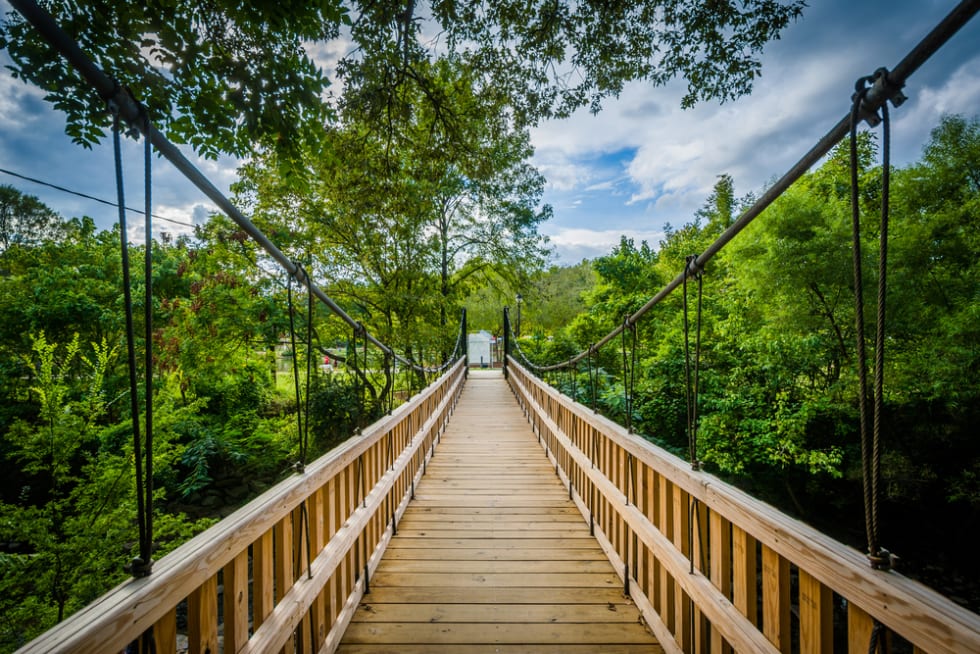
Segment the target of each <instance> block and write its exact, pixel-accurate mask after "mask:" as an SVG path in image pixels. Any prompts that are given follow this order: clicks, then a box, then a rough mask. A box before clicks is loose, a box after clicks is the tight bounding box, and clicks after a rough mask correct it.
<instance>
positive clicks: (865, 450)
mask: <svg viewBox="0 0 980 654" xmlns="http://www.w3.org/2000/svg"><path fill="white" fill-rule="evenodd" d="M887 77H888V71H886V70H884V69H879V70H878V71H876V72H875V74H874V75H872V76H866V77H862V78H860V79H859V80H858V81H857V83H856V84H855V93H854V102H853V107H852V110H851V132H850V137H851V142H850V173H851V238H852V255H853V268H854V314H855V317H854V323H855V331H856V336H855V338H856V351H857V373H858V414H859V431H860V438H861V481H862V484H861V486H862V490H863V498H864V526H865V534H866V536H867V540H868V560H869V562H870V564H871V567H873V568H875V569H888V568H889V567H890V566H891V556H890V554H889V552H888V551H887V550H885V549H883V548H882V547H881V542H880V531H879V524H878V504H879V500H880V488H879V487H880V482H881V422H882V410H883V406H884V395H883V393H884V363H885V300H886V296H887V289H888V283H887V276H888V275H887V273H888V218H889V216H888V207H889V202H890V198H889V196H890V174H889V172H890V171H889V168H890V165H891V162H890V158H891V152H890V150H891V135H890V119H889V114H888V106H887V105H882V107H881V110H882V119H881V122H882V171H881V187H882V188H881V217H880V221H881V222H880V229H879V232H878V239H879V242H878V298H877V299H878V302H877V307H876V312H875V340H874V347H875V355H874V380H873V387H872V388H871V389H870V393H869V387H868V376H867V365H868V359H867V352H866V347H865V336H864V274H863V271H862V255H861V206H860V186H859V182H860V179H859V176H858V147H857V124H858V122H859V111H860V105H861V101H862V98H863V96H864V95H866V94H867V92H868V89H869V86H868V85H869V84H871V83H875V82H877V80H878V79H880V78H885V79H886V82H885V83H887ZM869 394H870V395H871V399H872V403H873V407H872V415H871V420H870V422H871V431H872V434H871V435H870V436H869V433H868V431H869V430H868V423H869V418H868V400H869Z"/></svg>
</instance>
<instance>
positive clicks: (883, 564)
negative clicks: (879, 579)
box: [868, 547, 898, 571]
mask: <svg viewBox="0 0 980 654" xmlns="http://www.w3.org/2000/svg"><path fill="white" fill-rule="evenodd" d="M868 562H869V563H870V564H871V567H872V568H873V569H874V570H884V571H887V570H891V569H892V568H894V567H895V565H896V564H897V563H898V557H897V556H895V555H894V554H892V553H891V552H889V551H888V550H886V549H885V548H883V547H879V548H878V552H877V553H875V554H872V553H871V552H868Z"/></svg>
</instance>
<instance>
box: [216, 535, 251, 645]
mask: <svg viewBox="0 0 980 654" xmlns="http://www.w3.org/2000/svg"><path fill="white" fill-rule="evenodd" d="M222 581H223V582H224V596H223V599H224V628H223V632H222V633H223V636H224V648H225V649H224V651H226V652H237V651H238V649H239V648H240V647H241V646H242V645H244V644H245V642H246V641H247V640H248V550H245V551H244V552H242V553H241V554H239V555H238V556H236V557H235V558H233V559H232V560H231V562H230V563H228V565H226V566H225V567H224V572H223V574H222Z"/></svg>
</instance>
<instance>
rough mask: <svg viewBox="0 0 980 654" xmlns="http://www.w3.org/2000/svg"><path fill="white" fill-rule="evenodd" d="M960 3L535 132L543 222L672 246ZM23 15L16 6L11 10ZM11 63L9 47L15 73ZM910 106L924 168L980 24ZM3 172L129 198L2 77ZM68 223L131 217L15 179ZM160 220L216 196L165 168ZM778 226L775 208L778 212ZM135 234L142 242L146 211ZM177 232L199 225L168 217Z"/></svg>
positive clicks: (776, 168) (802, 30)
mask: <svg viewBox="0 0 980 654" xmlns="http://www.w3.org/2000/svg"><path fill="white" fill-rule="evenodd" d="M956 4H957V3H956V2H955V1H953V0H890V1H882V0H850V1H849V2H847V1H844V0H810V6H809V7H808V8H807V9H805V10H804V14H803V17H802V18H801V19H800V20H798V21H797V22H795V23H794V24H792V25H791V26H790V27H789V28H787V29H786V30H784V32H783V33H782V35H781V38H780V40H778V41H774V42H771V43H770V44H769V45H768V46H767V47H766V50H765V53H764V55H763V57H762V76H761V78H759V79H758V80H757V82H756V84H755V88H754V90H753V92H752V94H751V95H749V96H745V97H743V98H741V99H739V100H736V101H734V102H727V103H724V104H718V103H702V104H699V105H697V106H696V107H695V108H693V109H688V110H684V109H681V107H680V99H681V97H682V95H683V93H684V90H685V83H684V82H683V81H681V82H676V83H671V84H670V85H668V86H666V87H652V86H650V85H648V84H644V83H633V84H630V85H628V86H627V87H626V88H625V89H624V91H623V93H622V94H621V95H620V97H619V98H618V99H613V100H608V101H606V103H605V105H604V108H603V110H602V111H601V112H600V113H599V115H597V116H594V115H592V114H591V113H589V112H588V111H581V112H578V113H576V114H575V115H573V116H572V117H571V118H569V119H566V120H561V121H550V122H547V123H544V124H542V125H540V126H538V127H536V128H534V129H533V130H532V143H533V144H534V146H535V155H534V158H533V161H532V163H534V165H536V166H537V167H538V169H539V170H540V171H541V172H542V173H543V174H544V176H545V177H546V179H547V187H546V191H545V197H544V201H545V202H547V203H549V204H551V205H552V207H553V208H554V217H553V218H552V219H551V220H549V221H548V222H547V223H545V224H543V225H542V226H541V228H540V231H541V233H543V234H545V235H546V236H548V238H549V239H550V242H551V244H552V245H553V246H554V250H555V262H557V263H563V264H571V263H576V262H578V261H580V260H582V259H583V258H592V257H596V256H601V255H603V254H607V253H608V252H609V251H610V249H611V248H612V247H613V246H615V245H616V244H617V243H618V242H619V240H620V237H621V236H622V235H626V236H629V237H631V238H634V239H636V240H637V241H639V240H647V241H648V242H649V243H650V244H651V245H656V243H657V242H658V241H659V240H660V238H661V237H662V235H663V232H664V227H665V225H667V224H671V225H674V226H680V225H683V224H685V223H687V222H689V221H691V220H692V219H693V217H694V213H695V211H696V210H697V209H698V208H699V207H701V206H702V205H703V204H704V202H705V199H706V198H707V197H708V195H709V194H710V193H711V190H712V187H713V186H714V184H715V182H716V181H717V178H718V176H719V175H721V174H729V175H731V176H732V177H733V178H734V182H735V191H736V194H737V195H738V196H742V195H745V194H746V193H750V192H751V193H755V194H757V195H758V193H759V192H760V191H761V190H762V189H764V188H765V185H766V184H767V182H769V181H771V180H773V179H775V178H777V177H779V176H781V175H782V174H783V173H784V172H786V171H787V170H788V169H789V168H790V167H791V166H792V165H793V164H794V163H796V161H797V160H799V159H800V157H801V156H802V155H803V154H804V153H805V152H806V151H807V150H809V149H810V148H811V147H812V146H813V145H814V144H815V143H816V142H817V140H818V139H819V138H820V137H822V136H823V135H824V134H825V133H826V132H827V131H828V130H829V129H830V128H831V127H832V126H833V125H834V124H835V123H836V122H837V121H838V120H839V119H840V118H841V117H842V116H844V115H845V114H846V113H847V112H848V111H849V105H850V96H851V94H852V93H853V89H854V82H855V80H857V79H858V78H859V77H861V76H863V75H868V74H871V73H872V72H874V71H875V70H876V69H877V68H879V67H882V66H884V67H887V68H893V67H894V66H895V64H897V63H898V62H899V61H900V60H901V59H902V57H904V56H905V55H906V54H907V53H908V52H909V51H910V50H911V49H912V48H913V47H914V46H915V44H916V43H918V42H919V41H920V40H921V39H922V37H923V36H925V35H926V34H927V33H928V32H929V30H931V29H932V28H933V27H934V26H935V25H936V24H937V23H938V22H939V21H940V20H941V19H942V18H943V17H944V16H945V15H946V14H947V13H949V11H950V10H951V9H952V8H953V7H954V6H955V5H956ZM9 10H10V6H9V4H7V2H6V1H5V0H0V11H2V12H4V13H6V12H7V11H9ZM8 62H9V59H8V58H7V57H6V54H5V53H0V65H6V64H7V63H8ZM904 91H905V94H906V95H907V96H908V98H909V100H908V101H907V102H906V103H905V104H904V105H902V106H901V107H900V108H898V109H893V111H892V118H893V120H892V161H893V163H894V164H895V165H899V166H901V165H906V164H908V163H910V162H912V161H915V160H916V159H917V158H918V157H919V156H920V154H921V151H922V147H923V145H924V144H925V143H926V141H927V140H928V137H929V132H930V130H931V129H932V128H933V127H935V126H936V125H937V124H938V122H939V119H940V117H941V116H942V115H944V114H962V115H964V116H966V117H968V118H971V117H974V116H978V115H980V17H977V18H974V19H973V21H971V23H969V24H968V25H967V26H966V27H964V28H963V29H962V30H961V31H960V32H959V33H957V34H956V36H954V37H953V39H952V40H951V41H950V42H949V43H948V44H947V45H946V46H944V47H943V48H942V49H941V50H940V51H939V53H937V54H936V55H935V56H934V57H933V58H931V59H930V60H929V61H927V62H926V63H925V64H924V65H923V66H922V67H921V68H920V69H919V70H918V71H917V72H916V73H915V74H914V75H913V76H912V77H910V78H909V80H908V82H907V84H906V87H905V90H904ZM184 152H185V154H186V155H187V156H188V157H189V158H190V159H191V160H192V161H194V162H195V163H196V164H197V166H198V167H199V168H200V170H201V171H202V172H204V173H205V175H207V176H208V177H209V178H211V180H212V182H213V183H214V184H215V185H216V186H217V187H218V188H219V189H221V190H223V191H227V190H228V188H229V186H230V185H231V184H232V183H233V182H234V181H235V179H236V173H235V168H236V165H237V162H236V161H235V160H233V159H230V158H222V159H219V160H218V161H207V160H203V159H200V158H197V157H195V156H194V155H193V152H191V151H190V150H189V149H185V150H184ZM124 161H125V162H126V163H125V165H126V169H125V176H126V179H127V184H126V203H127V205H129V206H131V207H142V203H143V199H142V198H143V194H142V193H143V192H142V175H143V172H142V155H141V152H140V149H139V146H138V145H136V144H134V143H127V144H126V147H125V148H124ZM0 168H4V169H7V170H11V171H13V172H16V173H19V174H21V175H26V176H29V177H34V178H37V179H41V180H44V181H47V182H51V183H54V184H58V185H60V186H64V187H67V188H71V189H74V190H78V191H81V192H84V193H87V194H90V195H94V196H97V197H101V198H105V199H107V200H115V193H116V191H115V181H114V173H113V167H112V148H111V144H110V143H109V142H108V141H106V142H105V143H104V144H103V145H101V146H97V147H96V148H94V149H93V150H86V149H84V148H82V147H80V146H77V145H75V144H73V143H72V142H71V140H70V139H69V138H68V137H67V136H66V135H65V134H64V118H63V116H62V115H61V114H59V113H58V112H57V111H55V110H54V109H52V108H51V107H50V106H49V105H48V104H47V103H45V101H44V100H43V97H42V94H41V93H40V92H39V91H37V90H36V89H34V88H32V87H30V86H28V85H26V84H24V83H23V82H22V81H20V80H15V79H13V77H12V76H11V75H10V72H9V71H8V70H6V69H3V70H0ZM0 184H10V185H13V186H15V187H16V188H18V189H20V190H21V191H23V192H25V193H29V194H31V195H36V196H38V197H39V198H40V199H41V200H42V201H44V202H45V203H46V204H48V205H49V206H50V207H52V208H53V209H55V210H56V211H58V212H59V213H61V214H62V215H64V216H68V217H72V216H81V215H88V216H91V217H92V218H93V219H95V221H96V224H97V225H99V226H100V227H106V228H107V227H109V226H110V225H112V224H113V223H115V222H117V221H118V214H117V213H116V210H115V209H113V208H111V207H107V206H104V205H102V204H99V203H96V202H93V201H90V200H84V199H81V198H78V197H75V196H71V195H68V194H65V193H62V192H59V191H54V190H52V189H47V188H45V187H43V186H39V185H37V184H32V183H29V182H25V181H23V180H20V179H17V178H14V177H11V176H9V175H6V174H3V173H0ZM153 197H154V213H155V214H156V215H159V216H162V217H164V218H169V219H171V220H174V221H177V222H179V223H186V224H190V223H200V222H203V221H204V220H205V219H206V217H207V215H208V212H209V211H212V210H214V207H213V206H212V205H211V203H210V202H209V201H208V200H207V198H205V197H204V196H203V195H202V194H201V193H200V191H198V190H197V189H196V188H194V187H193V186H192V185H191V184H190V183H189V182H187V181H186V180H184V179H183V177H182V176H181V175H180V174H179V173H178V172H177V171H176V170H174V169H173V168H172V167H171V166H170V164H169V163H167V162H166V161H163V160H157V162H156V163H155V172H154V191H153ZM760 219H764V215H763V217H762V218H760ZM129 220H130V231H131V233H132V235H133V237H134V239H136V238H137V236H138V235H139V234H141V233H142V229H143V227H142V222H141V219H140V217H139V216H132V217H130V219H129ZM157 223H158V226H159V229H162V230H164V231H167V232H169V233H171V234H175V235H176V234H181V233H186V232H188V231H190V227H188V226H187V225H186V224H185V225H181V224H175V223H167V222H161V221H157Z"/></svg>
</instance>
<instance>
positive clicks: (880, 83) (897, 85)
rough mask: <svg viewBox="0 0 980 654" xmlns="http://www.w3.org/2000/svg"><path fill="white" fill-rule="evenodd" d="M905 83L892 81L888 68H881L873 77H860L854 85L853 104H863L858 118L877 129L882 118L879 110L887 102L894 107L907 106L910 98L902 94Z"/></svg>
mask: <svg viewBox="0 0 980 654" xmlns="http://www.w3.org/2000/svg"><path fill="white" fill-rule="evenodd" d="M904 86H905V82H898V81H896V80H894V79H892V77H891V75H889V73H888V69H887V68H884V67H882V68H879V69H878V70H876V71H875V72H874V73H873V74H871V75H865V76H864V77H859V78H858V80H857V82H855V83H854V95H852V96H851V102H856V101H859V100H860V102H861V107H860V108H859V109H858V118H859V120H863V121H865V122H867V123H868V125H869V126H871V127H877V126H878V125H879V124H880V123H881V116H880V115H878V110H879V109H880V108H881V106H882V105H883V104H885V103H886V102H889V101H890V102H891V103H892V106H893V107H900V106H902V105H903V104H905V101H906V100H908V97H907V96H906V95H905V94H904V93H902V88H903V87H904Z"/></svg>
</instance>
